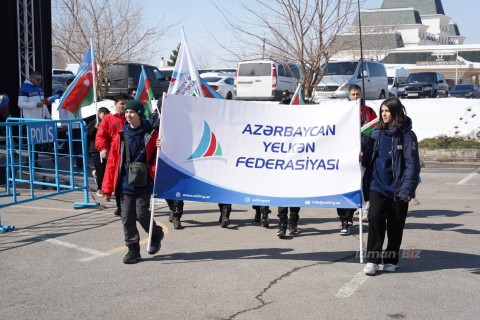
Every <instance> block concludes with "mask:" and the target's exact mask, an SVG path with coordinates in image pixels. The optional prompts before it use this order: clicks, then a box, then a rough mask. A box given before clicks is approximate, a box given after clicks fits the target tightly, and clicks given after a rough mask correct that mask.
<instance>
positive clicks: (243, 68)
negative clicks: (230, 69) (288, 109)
mask: <svg viewBox="0 0 480 320" xmlns="http://www.w3.org/2000/svg"><path fill="white" fill-rule="evenodd" d="M301 81H302V76H301V73H300V68H299V66H298V64H296V63H293V62H287V63H283V62H275V61H272V60H258V61H244V62H239V63H238V67H237V70H236V72H235V88H234V90H235V99H238V100H278V101H280V100H281V98H282V91H284V90H288V91H289V92H293V91H294V90H295V89H296V87H297V85H298V83H299V82H301Z"/></svg>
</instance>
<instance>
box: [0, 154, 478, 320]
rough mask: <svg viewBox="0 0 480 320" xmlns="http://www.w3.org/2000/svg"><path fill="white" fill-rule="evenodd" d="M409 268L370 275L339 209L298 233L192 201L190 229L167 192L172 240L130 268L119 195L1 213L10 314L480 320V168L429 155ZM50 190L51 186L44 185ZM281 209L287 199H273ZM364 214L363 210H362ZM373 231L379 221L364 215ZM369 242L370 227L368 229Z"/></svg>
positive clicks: (241, 210)
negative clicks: (90, 203) (176, 220)
mask: <svg viewBox="0 0 480 320" xmlns="http://www.w3.org/2000/svg"><path fill="white" fill-rule="evenodd" d="M421 177H422V182H421V184H420V185H419V187H418V190H417V191H418V192H417V198H416V199H414V200H412V202H411V206H410V211H409V216H408V218H407V223H406V227H405V232H404V238H403V244H402V254H403V257H402V259H401V260H400V263H399V266H400V267H399V268H398V269H397V271H396V272H394V273H384V272H378V274H377V275H375V276H365V275H364V274H363V272H362V270H363V267H364V264H360V263H359V251H358V249H359V234H358V231H359V228H358V221H356V222H355V226H354V228H353V230H352V234H351V235H349V236H340V235H339V230H340V223H339V221H338V218H337V215H336V212H335V210H334V209H302V210H301V211H300V222H299V229H300V234H299V235H298V236H295V237H287V238H286V239H279V238H277V237H276V235H275V233H276V224H277V218H276V212H274V213H272V214H271V215H270V216H271V219H270V228H269V229H265V228H262V227H261V226H260V225H259V224H258V223H255V222H253V216H254V211H253V210H252V209H251V208H250V207H247V206H239V205H234V206H233V208H234V210H233V212H232V215H231V219H232V224H231V225H230V226H229V227H228V228H226V229H222V228H221V227H220V224H219V222H218V218H219V210H218V207H217V205H216V204H212V203H199V202H187V203H186V205H185V213H184V216H183V218H182V221H183V225H184V229H182V230H174V229H173V227H172V225H171V224H170V223H169V222H168V208H167V207H166V204H165V203H164V202H163V201H162V200H161V199H156V200H155V220H156V221H157V222H158V223H159V224H160V225H162V226H163V227H164V230H165V233H166V235H165V238H164V240H163V241H162V249H161V250H160V252H159V253H158V254H157V255H155V256H150V255H148V254H147V252H146V239H147V234H146V233H145V232H144V231H143V230H140V236H141V239H142V261H141V262H140V263H138V264H135V265H125V264H123V263H122V258H123V256H124V255H125V253H126V247H124V245H123V230H122V225H121V221H120V219H119V218H118V217H115V216H114V215H113V210H114V202H110V203H106V202H105V201H104V200H102V199H97V200H98V201H99V202H100V203H101V206H100V207H98V208H89V209H78V210H75V209H73V203H74V202H78V201H82V200H83V193H82V192H73V193H69V194H65V195H62V196H55V197H52V198H48V199H42V200H35V201H32V202H28V203H23V204H19V205H16V206H11V207H8V208H4V209H1V210H0V216H1V220H2V223H3V224H9V225H15V227H16V230H15V231H13V232H7V233H1V234H0V279H1V280H2V281H1V282H2V285H1V286H0V308H1V309H0V310H1V316H0V317H1V318H2V319H14V318H15V319H129V320H131V319H473V318H475V317H476V315H477V316H478V314H479V313H480V306H479V304H478V293H479V292H480V278H479V277H480V255H479V254H480V249H479V240H480V220H479V214H480V188H479V185H480V163H461V164H456V163H426V164H425V168H423V170H422V174H421ZM38 192H46V190H45V191H42V190H39V191H38ZM273 210H274V211H276V208H273ZM356 218H357V219H358V216H356ZM363 226H364V231H365V232H367V231H368V227H367V224H363ZM364 236H365V238H364V239H365V241H366V233H365V234H364Z"/></svg>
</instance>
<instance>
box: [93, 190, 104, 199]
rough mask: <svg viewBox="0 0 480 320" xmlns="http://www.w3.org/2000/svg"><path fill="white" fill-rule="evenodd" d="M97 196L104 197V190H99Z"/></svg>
mask: <svg viewBox="0 0 480 320" xmlns="http://www.w3.org/2000/svg"><path fill="white" fill-rule="evenodd" d="M95 194H96V195H97V197H101V196H103V192H102V190H97V192H96V193H95Z"/></svg>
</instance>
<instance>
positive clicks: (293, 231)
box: [288, 223, 299, 235]
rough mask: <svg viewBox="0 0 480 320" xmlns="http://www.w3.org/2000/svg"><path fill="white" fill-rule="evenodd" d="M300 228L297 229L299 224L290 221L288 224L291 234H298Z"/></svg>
mask: <svg viewBox="0 0 480 320" xmlns="http://www.w3.org/2000/svg"><path fill="white" fill-rule="evenodd" d="M298 233H299V232H298V229H297V224H296V223H289V224H288V234H290V235H297V234H298Z"/></svg>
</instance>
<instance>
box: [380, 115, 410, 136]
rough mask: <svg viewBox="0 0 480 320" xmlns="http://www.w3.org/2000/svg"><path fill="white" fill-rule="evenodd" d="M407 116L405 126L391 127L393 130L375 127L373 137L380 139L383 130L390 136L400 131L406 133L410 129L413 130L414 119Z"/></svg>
mask: <svg viewBox="0 0 480 320" xmlns="http://www.w3.org/2000/svg"><path fill="white" fill-rule="evenodd" d="M405 117H406V120H405V123H404V124H403V126H401V127H396V128H393V129H391V130H380V129H374V130H373V131H372V134H371V137H372V138H373V139H375V140H378V137H379V136H380V133H381V132H382V131H383V132H384V133H385V134H386V135H387V136H389V137H391V136H394V135H396V134H398V133H402V134H405V133H407V132H408V131H411V130H412V119H411V118H410V117H408V116H405Z"/></svg>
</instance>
